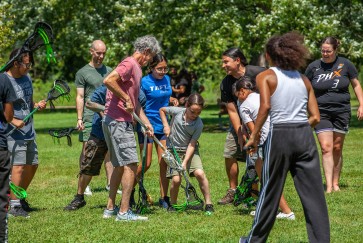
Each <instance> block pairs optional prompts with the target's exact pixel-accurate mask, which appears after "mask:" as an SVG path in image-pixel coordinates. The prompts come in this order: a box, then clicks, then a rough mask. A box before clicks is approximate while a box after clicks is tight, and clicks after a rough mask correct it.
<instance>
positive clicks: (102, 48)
mask: <svg viewBox="0 0 363 243" xmlns="http://www.w3.org/2000/svg"><path fill="white" fill-rule="evenodd" d="M106 51H107V48H106V45H105V43H104V42H103V41H101V40H95V41H93V42H92V44H91V47H90V49H89V52H90V54H91V60H90V62H89V63H87V64H86V65H85V66H84V67H82V68H81V69H80V70H78V72H77V73H76V80H75V83H76V87H77V96H76V109H77V127H78V129H79V130H80V133H79V141H80V142H82V143H83V144H82V151H81V154H80V156H79V166H80V167H81V164H82V160H83V157H84V152H85V147H86V143H87V141H88V139H89V137H90V133H91V129H92V119H93V113H94V112H93V111H92V110H90V109H88V108H87V107H86V106H85V103H86V101H87V100H88V99H89V98H90V97H91V95H92V93H93V91H94V90H95V89H96V88H97V87H99V86H101V85H102V81H103V79H104V78H105V77H106V76H107V75H108V74H109V73H110V72H111V71H112V69H111V68H110V67H108V66H106V65H104V64H103V60H104V58H105V56H106ZM112 169H113V167H112V164H111V162H110V161H105V170H106V177H107V184H106V185H109V184H110V177H111V174H112ZM85 194H86V195H92V191H91V189H90V188H89V186H87V188H86V191H85Z"/></svg>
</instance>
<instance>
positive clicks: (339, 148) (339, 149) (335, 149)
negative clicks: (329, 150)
mask: <svg viewBox="0 0 363 243" xmlns="http://www.w3.org/2000/svg"><path fill="white" fill-rule="evenodd" d="M342 151H343V146H342V145H341V144H334V146H333V152H334V153H335V154H341V153H342Z"/></svg>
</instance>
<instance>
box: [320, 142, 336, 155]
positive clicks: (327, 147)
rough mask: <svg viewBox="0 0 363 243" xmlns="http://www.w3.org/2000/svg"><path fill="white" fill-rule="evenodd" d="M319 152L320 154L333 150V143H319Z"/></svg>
mask: <svg viewBox="0 0 363 243" xmlns="http://www.w3.org/2000/svg"><path fill="white" fill-rule="evenodd" d="M320 145H321V152H322V154H323V155H324V154H329V153H332V152H333V144H332V143H321V144H320Z"/></svg>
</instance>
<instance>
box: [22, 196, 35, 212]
mask: <svg viewBox="0 0 363 243" xmlns="http://www.w3.org/2000/svg"><path fill="white" fill-rule="evenodd" d="M20 205H21V207H22V208H23V209H24V211H25V212H31V211H34V209H33V208H31V207H30V205H29V203H28V201H27V200H25V199H20Z"/></svg>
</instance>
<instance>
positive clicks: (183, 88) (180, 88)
mask: <svg viewBox="0 0 363 243" xmlns="http://www.w3.org/2000/svg"><path fill="white" fill-rule="evenodd" d="M185 89H186V87H185V86H184V85H181V86H179V88H175V87H172V90H173V92H174V93H177V94H184V92H185Z"/></svg>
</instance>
